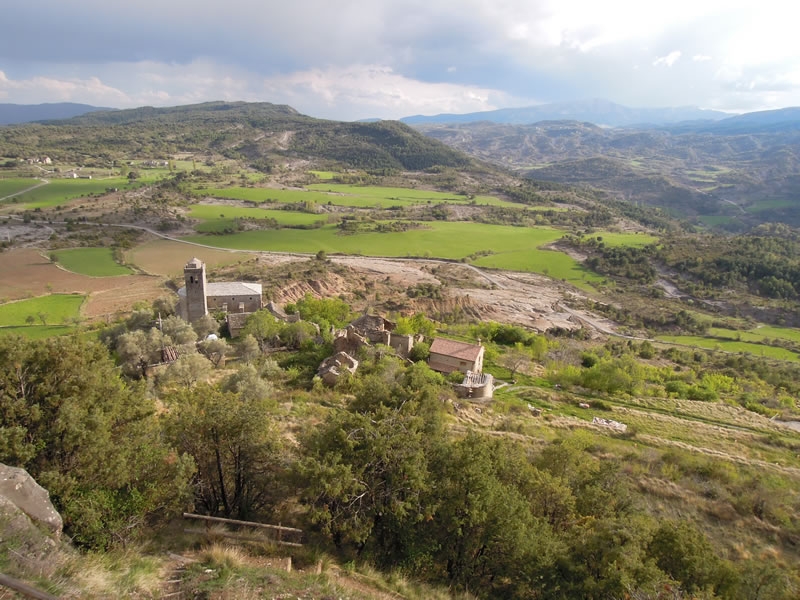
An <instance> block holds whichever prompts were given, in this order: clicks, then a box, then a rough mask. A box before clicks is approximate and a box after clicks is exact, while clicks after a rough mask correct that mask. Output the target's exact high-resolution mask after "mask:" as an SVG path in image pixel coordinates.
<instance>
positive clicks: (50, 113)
mask: <svg viewBox="0 0 800 600" xmlns="http://www.w3.org/2000/svg"><path fill="white" fill-rule="evenodd" d="M98 110H114V109H113V108H101V107H98V106H91V105H89V104H75V103H74V102H57V103H54V104H0V125H16V124H17V123H30V122H33V121H51V120H54V119H70V118H72V117H77V116H79V115H85V114H86V113H89V112H94V111H98Z"/></svg>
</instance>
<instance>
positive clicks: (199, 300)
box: [183, 258, 208, 323]
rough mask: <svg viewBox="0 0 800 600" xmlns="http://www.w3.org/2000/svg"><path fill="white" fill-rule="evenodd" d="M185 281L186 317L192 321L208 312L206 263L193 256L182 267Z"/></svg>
mask: <svg viewBox="0 0 800 600" xmlns="http://www.w3.org/2000/svg"><path fill="white" fill-rule="evenodd" d="M183 278H184V281H185V282H186V317H187V319H188V321H189V322H190V323H194V322H195V321H196V320H197V319H199V318H200V317H203V316H205V315H206V314H208V304H207V303H206V265H205V263H204V262H203V261H201V260H200V259H199V258H193V259H192V260H190V261H189V262H188V263H187V264H186V266H185V267H183Z"/></svg>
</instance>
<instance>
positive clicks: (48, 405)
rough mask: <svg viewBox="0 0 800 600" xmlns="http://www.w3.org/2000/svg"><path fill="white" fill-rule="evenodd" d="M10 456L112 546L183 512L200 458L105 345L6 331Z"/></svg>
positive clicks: (91, 540)
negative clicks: (184, 448)
mask: <svg viewBox="0 0 800 600" xmlns="http://www.w3.org/2000/svg"><path fill="white" fill-rule="evenodd" d="M0 365H1V366H0V414H1V415H2V420H1V421H0V422H2V425H0V461H1V462H4V463H6V464H10V465H14V466H20V467H23V468H25V469H26V470H28V472H29V473H31V475H33V476H34V477H35V478H36V479H37V481H38V482H39V483H40V484H42V485H43V486H44V487H46V488H47V489H48V490H49V491H50V494H51V497H52V498H53V500H54V502H55V503H56V505H57V507H58V508H59V509H60V511H61V513H62V516H63V517H64V521H65V526H66V528H67V531H68V532H69V533H70V535H72V536H73V538H74V539H75V540H76V541H78V542H79V543H81V544H84V545H87V546H91V547H95V548H105V547H108V546H109V545H111V544H113V543H124V542H125V541H127V540H130V539H132V538H134V537H135V536H136V534H137V533H138V532H139V531H140V529H141V527H142V526H143V525H144V524H145V522H146V521H147V520H148V519H150V518H152V517H154V516H160V517H166V516H169V515H170V514H174V512H175V511H176V510H180V508H181V507H182V505H183V502H184V500H185V499H186V492H187V491H188V477H189V475H190V474H191V470H192V468H193V464H192V462H191V460H188V459H186V458H184V457H179V456H178V455H176V454H175V453H174V452H173V451H171V450H170V448H169V447H168V446H166V445H165V443H164V441H163V440H162V439H161V438H160V435H159V430H158V426H157V422H156V420H155V416H154V413H155V406H154V403H153V401H152V400H149V399H147V398H145V396H144V394H143V393H142V389H141V388H139V387H129V386H128V385H127V384H126V383H124V382H123V381H122V380H121V379H120V377H119V375H118V374H117V372H116V369H115V367H114V364H113V362H112V361H111V360H110V358H109V356H108V354H107V352H106V350H105V348H104V347H103V346H101V345H100V344H97V343H92V342H86V341H81V340H80V339H70V340H66V339H61V338H52V339H49V340H46V341H43V342H37V343H36V344H32V343H30V342H26V341H24V340H22V339H20V338H2V339H0Z"/></svg>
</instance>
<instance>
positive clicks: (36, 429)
mask: <svg viewBox="0 0 800 600" xmlns="http://www.w3.org/2000/svg"><path fill="white" fill-rule="evenodd" d="M681 127H683V126H680V127H679V126H678V125H676V126H674V128H673V129H671V130H667V129H664V130H663V131H661V132H652V131H649V132H642V131H631V130H618V129H614V130H606V129H600V128H598V127H594V126H589V125H587V124H580V123H574V122H570V123H567V122H550V123H546V124H537V125H531V126H527V125H525V126H511V125H493V124H486V123H483V124H477V125H430V126H429V125H426V126H425V129H423V131H425V132H426V133H427V134H429V135H430V136H431V137H423V136H422V135H421V134H420V133H418V132H417V131H415V130H414V129H412V128H410V127H407V126H405V125H402V124H401V123H397V122H379V123H340V122H333V121H322V120H316V119H312V118H310V117H306V116H304V115H301V114H300V113H298V112H297V111H295V110H294V109H291V108H290V107H287V106H276V105H269V104H266V103H259V104H247V103H209V104H201V105H194V106H189V107H175V108H169V109H152V108H144V109H135V110H130V111H113V112H102V111H101V112H94V113H91V114H88V115H86V116H83V117H77V118H75V119H71V120H69V121H64V122H53V123H48V124H41V123H39V124H30V125H21V126H14V127H6V128H0V165H3V164H4V165H5V166H4V167H0V245H2V251H1V252H0V358H2V360H1V361H0V365H2V367H0V414H2V415H3V421H2V425H0V462H4V463H7V464H11V463H13V465H14V466H21V467H24V468H26V469H27V470H28V471H29V472H30V473H31V474H32V475H34V477H36V478H37V481H39V483H41V484H42V485H43V486H45V487H46V488H47V489H48V490H49V492H50V497H51V498H52V499H53V502H54V504H55V506H56V508H57V509H58V511H59V512H60V513H61V515H62V516H63V519H64V532H65V534H66V535H65V537H66V536H69V538H70V539H71V543H66V542H64V541H63V539H62V540H57V541H52V542H47V543H45V542H42V540H41V539H39V538H35V537H33V536H32V537H30V538H28V537H26V536H27V535H28V534H27V533H26V534H24V535H23V534H22V533H19V535H18V536H17V537H16V538H14V540H13V543H14V544H15V545H14V548H18V549H19V550H15V551H14V552H10V551H5V550H3V551H0V570H2V571H3V572H10V573H11V574H13V575H14V576H17V577H21V578H23V579H27V580H31V579H32V578H34V577H35V580H36V581H37V582H39V584H40V585H41V586H42V587H44V588H46V589H48V590H49V591H50V592H51V593H55V594H58V595H59V596H60V597H63V598H72V597H74V598H78V597H98V598H100V597H131V598H134V597H139V598H141V597H166V596H165V595H163V594H180V595H181V597H197V596H196V594H199V593H202V594H205V596H203V597H208V598H225V597H241V598H251V597H252V598H258V597H284V595H286V594H292V595H294V596H297V597H348V598H388V597H392V598H408V599H409V600H412V599H416V598H419V599H423V598H426V599H427V598H442V599H444V598H457V599H462V600H466V599H468V598H500V597H503V598H543V599H544V598H547V599H550V598H552V599H553V600H556V599H562V598H571V597H595V598H621V597H631V598H633V597H637V598H653V599H655V598H667V597H669V598H690V597H703V598H731V599H739V598H742V599H745V598H747V599H750V598H752V599H756V598H764V597H770V598H777V599H779V600H780V599H782V598H786V599H789V598H793V597H795V596H796V594H797V592H798V590H800V572H798V570H797V564H798V562H797V559H798V543H799V542H800V517H799V516H800V492H798V490H800V486H798V480H799V478H800V459H799V458H798V449H800V437H798V435H800V434H798V432H797V431H796V430H795V429H793V427H794V425H795V424H796V422H797V421H800V400H799V399H800V310H798V293H800V267H798V262H797V260H798V259H797V257H798V255H800V254H798V250H800V234H798V232H797V230H796V229H795V227H796V225H797V223H796V222H795V221H793V220H792V218H787V219H781V218H779V217H780V216H781V215H782V214H784V213H783V212H781V211H786V212H788V213H791V212H792V211H793V210H794V208H795V199H794V196H793V191H792V190H793V189H794V188H793V187H792V186H793V183H792V182H793V178H794V177H795V174H794V173H795V171H796V169H795V166H794V163H793V162H792V160H793V159H791V157H790V156H789V153H788V151H787V150H786V146H787V145H791V144H792V143H793V141H792V140H793V138H792V137H791V136H792V135H793V134H792V133H787V134H786V135H785V136H784V137H782V138H781V137H780V136H779V137H778V138H774V139H773V138H770V140H771V141H770V140H768V138H767V137H759V136H761V135H762V134H755V133H747V134H741V133H740V132H739V133H736V136H737V137H730V138H726V143H727V146H725V148H719V147H717V146H718V145H719V143H720V142H719V140H718V139H716V138H713V136H711V135H710V134H709V133H708V132H700V131H694V132H684V131H683V130H682V129H681ZM726 135H727V134H726ZM731 135H733V134H732V133H731ZM742 135H746V136H749V137H747V138H745V137H741V136H742ZM763 136H766V134H763ZM434 138H435V139H434ZM437 140H441V141H444V142H446V143H447V144H448V145H449V146H452V147H449V146H446V145H444V144H443V143H440V141H437ZM775 140H777V141H775ZM687 147H692V153H689V152H687V150H686V148H687ZM460 150H464V151H466V152H468V153H469V154H464V153H462V152H460ZM770 153H773V154H770ZM776 153H777V154H779V155H781V156H782V157H784V158H786V161H784V162H774V161H773V162H769V160H770V159H768V158H767V157H768V156H772V155H774V154H776ZM32 156H48V157H50V158H51V159H52V164H51V165H48V166H47V167H46V168H47V169H48V170H50V171H52V172H50V173H47V176H46V179H45V180H41V181H40V180H39V177H43V176H44V174H42V171H41V169H43V168H45V167H42V166H39V165H34V164H31V163H29V162H27V158H28V157H32ZM768 165H769V168H768ZM56 169H58V171H56ZM69 173H72V174H75V175H76V176H75V177H72V176H69V177H68V176H67V174H69ZM520 174H522V175H524V176H523V177H520ZM90 176H91V179H88V177H90ZM80 177H86V179H81V178H80ZM40 184H41V185H40ZM34 186H36V187H34ZM779 221H780V222H779ZM715 226H722V227H723V228H725V229H727V230H728V232H727V233H721V232H718V231H712V229H713V227H715ZM733 231H737V232H739V231H741V232H743V233H731V232H733ZM192 257H198V258H199V259H200V261H202V263H204V264H205V267H204V268H205V269H207V278H208V282H209V283H215V284H216V283H220V282H229V283H236V284H248V285H255V284H257V285H259V286H261V287H260V288H259V289H261V290H263V291H262V300H263V303H264V305H265V306H266V304H267V303H272V304H271V305H270V309H269V310H267V308H264V309H262V310H258V311H256V312H252V313H249V314H245V315H242V326H241V331H238V330H237V331H236V334H237V335H238V337H233V335H232V333H233V330H232V329H229V325H228V324H229V323H230V322H231V321H229V320H228V319H227V317H228V315H227V314H225V312H226V311H221V310H216V311H213V310H207V311H206V312H207V314H204V315H203V318H202V319H198V320H196V321H195V322H194V323H191V324H190V323H187V322H186V321H185V320H183V319H182V318H180V317H179V316H177V315H179V314H181V307H180V305H179V297H180V296H179V294H178V293H177V292H178V289H179V288H181V286H183V288H184V291H183V292H182V293H183V294H186V293H187V292H186V290H187V289H188V287H189V286H190V285H191V283H192V281H191V280H190V279H189V278H188V277H189V276H188V275H186V273H187V271H186V270H185V269H186V268H187V266H188V265H187V263H188V262H189V261H190V259H191V258H192ZM248 289H250V288H248ZM204 300H205V296H204ZM231 301H232V300H231V299H230V298H228V299H227V300H226V302H231ZM226 307H227V305H226ZM241 310H243V309H241ZM231 312H232V313H235V311H234V310H231ZM276 315H277V316H276ZM365 317H370V318H374V319H378V320H380V321H381V323H383V324H386V323H388V325H386V326H387V327H391V328H392V329H391V331H392V334H393V335H394V334H395V333H396V334H398V335H411V336H418V337H419V339H420V340H421V341H417V342H416V343H414V344H413V348H412V349H411V351H409V352H408V353H407V355H403V354H402V353H401V352H400V351H399V350H397V348H396V347H394V346H390V345H389V344H382V343H380V342H376V341H374V340H373V341H372V342H369V343H365V344H364V345H363V346H360V347H359V348H358V349H357V350H352V349H350V348H348V350H349V351H352V352H353V355H352V356H351V357H350V359H355V360H354V362H355V363H356V364H357V365H358V366H357V370H356V369H354V370H353V372H348V373H347V374H343V375H340V376H339V378H338V379H337V380H336V382H335V383H334V384H333V385H331V384H329V383H326V382H325V381H324V380H323V379H322V377H321V376H320V375H319V371H318V368H319V365H320V363H321V362H322V361H323V359H327V358H328V357H330V356H332V355H333V354H334V350H335V349H337V346H336V345H337V344H340V345H341V344H342V343H343V342H342V339H341V338H342V336H345V337H346V335H345V334H343V333H342V332H343V331H347V327H348V325H350V327H351V328H352V327H354V326H355V324H356V323H358V322H359V319H360V318H365ZM382 326H383V325H382ZM209 334H213V335H212V336H209ZM358 335H361V334H358ZM362 337H363V338H364V339H367V338H368V337H369V336H368V335H366V334H365V335H364V336H362ZM376 339H377V338H376ZM381 339H384V338H381ZM414 339H417V337H415V338H414ZM433 339H444V340H447V341H450V342H453V343H455V342H459V343H462V344H467V345H471V346H472V347H473V348H478V347H480V348H481V352H482V353H483V354H482V357H483V372H484V373H485V374H487V375H491V376H492V378H493V379H492V380H493V381H494V384H493V389H492V392H493V394H492V396H491V397H490V398H488V399H470V398H469V396H467V397H463V396H459V395H458V394H459V393H460V392H459V391H458V390H459V389H460V388H459V387H458V386H459V385H463V384H461V382H462V378H463V374H462V373H458V372H457V373H456V374H455V375H453V374H447V373H444V374H441V373H438V372H435V371H434V370H432V369H431V368H429V366H428V361H427V360H426V358H427V355H426V352H430V350H431V347H430V344H431V341H432V340H433ZM337 340H338V341H337ZM453 384H455V385H453ZM51 423H59V427H60V428H61V429H60V430H59V432H58V433H57V432H55V431H54V430H53V429H52V428H51V425H50V424H51ZM189 508H191V509H192V511H196V512H200V513H203V514H208V515H214V516H222V517H226V518H233V519H239V520H246V521H257V522H262V523H273V524H276V523H280V524H282V525H288V526H290V527H296V528H299V529H302V531H303V532H304V533H303V538H302V543H303V546H302V547H292V549H288V547H287V546H284V545H281V544H279V543H276V541H275V539H274V538H273V539H270V538H269V537H259V538H258V539H256V540H255V541H254V540H250V541H244V542H241V543H236V542H231V541H230V539H231V538H236V536H240V537H242V532H240V531H238V530H237V531H234V530H233V529H235V528H220V529H208V530H206V531H205V532H204V533H203V534H202V535H197V534H191V535H190V534H187V533H186V532H185V531H183V527H182V524H181V514H182V513H183V512H187V511H188V509H189ZM188 512H191V511H188ZM20 531H21V530H20ZM31 535H32V534H31ZM45 547H46V549H44V550H43V549H42V548H45ZM676 557H678V558H679V559H680V560H679V561H675V560H673V558H676ZM287 558H289V563H290V564H291V563H294V565H295V572H294V573H292V574H287V573H286V569H285V568H284V567H276V565H284V564H285V561H286V560H287ZM36 561H38V562H36ZM34 562H36V564H41V565H43V566H41V568H40V569H39V570H38V572H34V571H35V570H34V569H31V567H30V565H31V564H34ZM754 582H758V586H757V588H756V587H754ZM93 586H94V587H93ZM165 590H168V591H165ZM673 592H674V593H673ZM192 594H194V596H192ZM326 594H327V596H325V595H326ZM287 597H288V596H287Z"/></svg>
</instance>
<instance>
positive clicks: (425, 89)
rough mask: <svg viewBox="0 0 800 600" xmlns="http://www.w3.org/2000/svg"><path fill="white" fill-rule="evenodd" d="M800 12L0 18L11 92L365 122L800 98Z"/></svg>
mask: <svg viewBox="0 0 800 600" xmlns="http://www.w3.org/2000/svg"><path fill="white" fill-rule="evenodd" d="M776 15H780V18H776ZM798 19H800V4H798V5H794V4H791V3H787V2H785V0H761V2H760V4H759V10H758V11H753V10H752V5H751V2H749V0H703V1H702V2H698V1H697V0H673V1H672V2H670V3H661V4H658V3H655V4H654V3H647V2H641V0H607V2H604V3H598V2H596V1H594V0H403V1H402V2H401V1H400V0H371V1H370V2H363V0H337V1H336V2H331V1H330V0H293V1H292V2H277V1H271V2H263V0H226V1H225V2H224V3H220V2H217V1H212V0H169V1H168V2H164V1H163V0H137V2H135V3H120V2H109V1H108V0H72V1H71V2H64V1H63V0H37V2H35V3H34V2H18V3H17V4H16V5H15V9H14V18H13V19H4V20H2V21H0V69H2V70H3V71H4V73H5V76H6V79H7V81H5V82H4V81H3V80H0V97H3V98H4V100H5V101H13V102H44V101H58V100H62V99H64V98H65V97H69V98H70V99H72V100H78V99H79V100H80V101H84V102H89V103H91V104H104V105H114V106H119V107H125V106H133V105H139V104H140V103H145V104H158V105H164V104H170V103H173V104H177V103H182V102H192V101H199V100H205V99H210V98H215V99H230V100H234V99H235V100H267V101H280V102H288V103H290V104H294V105H296V107H297V108H298V109H300V110H302V111H304V112H310V113H312V114H320V115H324V116H328V117H338V118H357V117H358V118H360V117H367V116H373V115H378V116H399V115H400V114H408V113H412V112H445V111H460V110H481V109H484V108H491V107H498V106H505V105H507V102H512V101H519V102H521V103H530V99H531V98H537V99H540V100H542V101H558V100H573V99H580V98H592V97H605V98H609V99H611V100H614V101H617V102H621V103H625V104H637V105H644V106H648V105H649V106H654V105H665V104H666V105H674V104H696V105H701V106H715V107H725V106H726V105H727V104H731V105H732V106H733V105H736V106H739V105H741V102H742V98H741V96H740V95H741V94H743V93H745V92H743V91H742V90H745V89H746V88H747V87H748V86H749V85H750V83H753V82H754V85H753V87H752V90H751V91H750V92H748V93H750V94H751V95H750V96H748V98H756V97H757V94H758V93H759V90H764V89H765V88H766V87H767V86H769V85H772V86H773V87H775V86H779V85H781V86H784V87H785V88H786V89H785V90H783V91H781V92H780V93H781V94H782V95H781V96H780V98H781V101H786V102H794V103H795V104H798V103H800V84H798V85H795V84H794V79H793V78H791V77H784V78H783V79H779V74H781V73H784V74H786V73H794V72H797V71H798V70H800V56H799V55H798V52H797V50H796V43H795V42H794V39H795V32H794V29H795V27H796V25H795V23H796V22H797V21H798ZM32 40H35V42H33V41H32ZM676 48H680V51H678V50H676ZM690 57H691V58H690ZM711 57H713V60H711ZM684 58H686V59H688V60H682V59H684ZM636 65H639V69H638V70H635V68H636ZM650 65H652V66H654V67H664V68H656V69H653V68H645V67H649V66H650ZM9 82H11V83H9ZM344 82H346V84H345V83H344ZM770 82H772V83H770ZM12 83H13V84H17V85H12ZM774 93H778V92H774ZM515 99H516V100H515ZM525 99H528V100H525ZM763 101H764V102H767V103H771V102H774V101H775V96H774V95H773V96H769V97H767V96H763ZM314 111H320V112H319V113H315V112H314ZM401 111H405V112H401Z"/></svg>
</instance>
